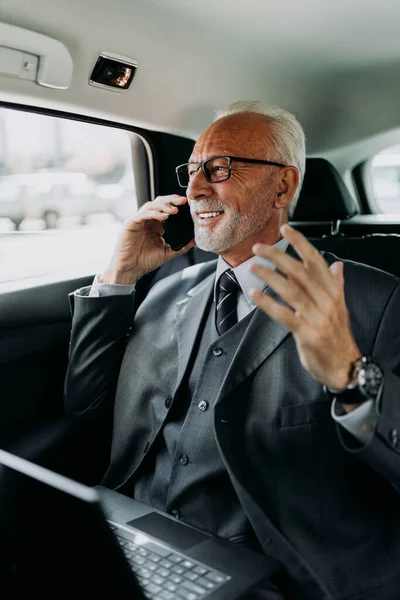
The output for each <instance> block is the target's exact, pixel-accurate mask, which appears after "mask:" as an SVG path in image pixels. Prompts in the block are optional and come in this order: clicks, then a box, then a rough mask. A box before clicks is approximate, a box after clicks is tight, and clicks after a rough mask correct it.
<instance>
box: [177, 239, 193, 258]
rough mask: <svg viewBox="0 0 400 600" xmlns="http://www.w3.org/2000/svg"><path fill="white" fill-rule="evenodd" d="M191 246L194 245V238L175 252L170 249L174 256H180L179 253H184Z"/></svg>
mask: <svg viewBox="0 0 400 600" xmlns="http://www.w3.org/2000/svg"><path fill="white" fill-rule="evenodd" d="M193 246H195V241H194V239H193V240H191V241H190V242H189V243H188V244H186V246H184V247H183V248H181V249H180V250H178V251H177V252H174V251H173V250H172V252H173V253H174V256H180V255H181V254H185V252H187V251H188V250H190V248H193Z"/></svg>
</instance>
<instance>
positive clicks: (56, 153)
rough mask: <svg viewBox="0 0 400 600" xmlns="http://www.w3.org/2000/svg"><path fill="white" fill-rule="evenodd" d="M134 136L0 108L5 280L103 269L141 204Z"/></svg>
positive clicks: (0, 276)
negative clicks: (136, 172)
mask: <svg viewBox="0 0 400 600" xmlns="http://www.w3.org/2000/svg"><path fill="white" fill-rule="evenodd" d="M132 136H136V134H133V133H131V132H128V131H122V130H119V129H115V128H109V127H105V126H101V125H96V124H92V123H85V122H81V121H74V120H68V119H61V118H57V117H51V116H47V115H41V114H36V113H28V112H23V111H19V110H11V109H6V108H1V109H0V236H1V250H0V255H1V261H0V284H5V283H7V282H13V281H14V282H15V281H20V282H21V281H23V280H24V281H26V285H31V283H32V282H31V281H30V280H31V278H36V280H37V278H43V277H44V276H46V275H54V274H56V273H61V272H63V273H65V272H67V271H68V273H69V274H76V275H81V274H86V273H92V272H97V271H98V270H99V269H103V268H104V266H105V264H107V262H108V260H109V256H110V253H111V251H112V248H113V247H114V244H115V241H116V237H117V235H118V232H119V230H120V228H121V223H122V222H123V221H124V220H125V219H127V218H128V217H129V216H131V215H132V214H134V212H135V211H136V210H137V205H138V202H137V197H136V189H135V179H134V172H133V167H132V143H131V142H132ZM136 137H137V136H136ZM28 280H29V281H28Z"/></svg>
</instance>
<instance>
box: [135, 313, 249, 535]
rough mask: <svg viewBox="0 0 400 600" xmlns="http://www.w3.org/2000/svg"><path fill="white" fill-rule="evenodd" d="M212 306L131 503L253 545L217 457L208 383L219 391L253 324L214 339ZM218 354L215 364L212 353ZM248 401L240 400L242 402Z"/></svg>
mask: <svg viewBox="0 0 400 600" xmlns="http://www.w3.org/2000/svg"><path fill="white" fill-rule="evenodd" d="M214 314H215V304H214V303H211V306H210V310H209V314H208V317H207V320H206V323H205V326H204V329H203V331H202V332H200V333H199V338H200V339H198V340H197V342H196V344H197V352H195V353H194V357H193V359H192V364H191V365H190V366H189V369H188V373H187V376H186V378H185V379H184V381H183V383H182V385H181V387H180V388H179V391H178V394H177V395H178V397H177V398H175V399H174V404H173V406H172V408H171V410H170V414H169V416H168V420H167V422H166V424H165V425H164V428H163V430H162V436H160V439H159V440H158V444H156V449H155V451H154V452H153V453H152V454H150V455H148V456H147V457H146V459H145V460H144V461H143V463H142V465H141V467H140V469H139V471H138V472H137V473H136V476H135V481H134V497H135V498H136V499H137V500H140V501H141V502H145V503H146V504H149V505H151V506H154V507H155V508H158V509H159V510H163V511H165V512H169V513H172V514H175V515H176V516H178V515H179V516H180V517H181V518H182V519H183V520H185V521H187V522H188V523H190V524H192V525H194V526H196V527H199V528H201V529H203V530H207V531H210V532H212V533H214V534H217V535H220V536H223V537H226V538H229V539H231V540H233V541H237V542H238V543H243V544H246V545H254V544H253V542H254V533H253V531H252V529H251V526H250V524H249V522H248V520H247V517H246V515H245V513H244V511H243V509H242V507H241V505H240V503H239V500H238V498H237V495H236V493H235V491H234V489H233V487H232V484H231V481H230V479H229V477H228V474H227V472H226V469H225V467H224V464H223V462H222V459H221V457H220V454H219V451H218V448H217V444H216V441H215V435H214V430H213V406H214V402H215V398H213V397H210V396H209V395H208V394H207V388H208V385H207V382H208V381H213V388H214V389H215V387H216V382H217V381H218V387H220V386H221V384H222V381H223V379H224V377H225V374H226V372H227V370H228V366H229V363H230V361H231V358H232V353H231V352H230V353H229V355H228V354H226V353H224V352H223V348H224V346H225V348H226V347H229V348H236V347H237V346H238V345H239V343H240V340H241V339H242V337H243V334H244V332H245V330H246V328H247V326H248V324H249V322H250V320H251V317H252V314H253V313H250V315H248V316H247V317H245V318H244V319H242V320H241V321H240V322H239V323H237V324H236V325H235V326H234V327H232V328H231V329H230V330H229V331H228V332H226V333H225V334H224V335H223V336H222V337H219V336H218V333H217V331H216V328H215V322H214V318H215V317H214ZM215 348H221V349H222V353H221V355H220V356H219V357H218V358H217V359H216V357H215V355H214V354H213V351H214V350H215ZM245 401H246V398H243V402H245Z"/></svg>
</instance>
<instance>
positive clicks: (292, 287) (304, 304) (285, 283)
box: [251, 264, 321, 324]
mask: <svg viewBox="0 0 400 600" xmlns="http://www.w3.org/2000/svg"><path fill="white" fill-rule="evenodd" d="M251 271H252V272H253V273H254V274H255V275H257V277H259V278H260V279H262V280H263V281H265V283H267V284H268V285H269V286H270V287H271V288H272V289H273V290H274V291H275V292H276V293H277V294H278V295H279V296H280V297H281V298H282V299H283V300H284V301H285V302H286V303H287V304H288V305H289V306H290V307H291V309H292V311H291V312H293V311H294V313H295V316H300V315H301V316H302V317H303V318H304V319H306V320H307V321H309V322H310V323H314V324H318V323H319V322H320V320H321V313H320V311H319V309H318V307H317V306H316V304H315V303H314V301H313V299H312V298H311V297H310V296H309V295H308V294H307V293H306V291H305V290H303V288H302V287H300V286H299V285H297V283H296V282H295V281H293V280H292V279H290V278H289V279H286V278H285V277H283V276H282V275H280V274H279V273H277V272H276V271H273V270H272V269H269V268H268V267H264V266H262V265H260V264H255V265H253V266H252V268H251ZM262 295H265V294H262ZM269 304H270V303H269Z"/></svg>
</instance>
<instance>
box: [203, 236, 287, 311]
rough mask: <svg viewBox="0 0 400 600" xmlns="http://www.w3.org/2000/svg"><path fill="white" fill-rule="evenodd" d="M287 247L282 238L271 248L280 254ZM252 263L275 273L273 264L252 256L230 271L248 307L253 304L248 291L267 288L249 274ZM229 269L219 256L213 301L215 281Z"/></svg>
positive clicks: (263, 283) (260, 257)
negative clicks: (279, 251)
mask: <svg viewBox="0 0 400 600" xmlns="http://www.w3.org/2000/svg"><path fill="white" fill-rule="evenodd" d="M288 245H289V242H288V241H287V240H286V239H285V238H282V239H280V240H279V242H276V244H274V245H273V247H274V248H279V250H282V252H286V250H287V247H288ZM253 263H259V264H261V265H263V266H265V267H268V268H270V269H272V270H273V271H275V269H276V267H275V265H274V264H273V263H271V262H270V261H269V260H267V259H266V258H263V257H262V256H252V257H251V258H249V259H248V260H246V261H245V262H244V263H242V264H240V265H238V266H237V267H235V268H234V269H232V271H233V272H234V273H235V276H236V279H237V280H238V283H239V285H240V287H241V290H242V292H243V296H244V297H245V299H246V302H247V303H248V304H249V305H253V304H254V302H253V300H252V298H251V296H250V290H251V289H252V288H253V289H256V290H265V289H266V288H267V287H268V286H267V285H266V284H265V282H264V281H262V279H259V278H258V277H257V276H256V275H254V273H251V271H250V266H251V265H252V264H253ZM231 268H232V267H231V266H230V265H229V264H228V263H227V262H226V261H225V260H224V259H223V258H222V257H221V256H220V257H219V258H218V263H217V270H216V275H215V283H214V301H215V299H216V294H217V281H218V280H219V278H220V276H221V275H222V273H224V272H225V271H227V270H228V269H231Z"/></svg>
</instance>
